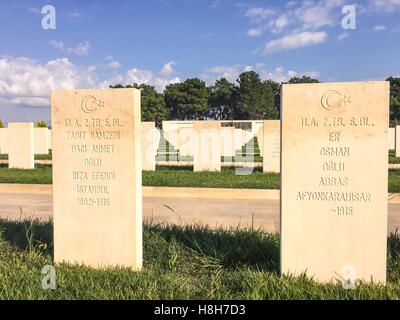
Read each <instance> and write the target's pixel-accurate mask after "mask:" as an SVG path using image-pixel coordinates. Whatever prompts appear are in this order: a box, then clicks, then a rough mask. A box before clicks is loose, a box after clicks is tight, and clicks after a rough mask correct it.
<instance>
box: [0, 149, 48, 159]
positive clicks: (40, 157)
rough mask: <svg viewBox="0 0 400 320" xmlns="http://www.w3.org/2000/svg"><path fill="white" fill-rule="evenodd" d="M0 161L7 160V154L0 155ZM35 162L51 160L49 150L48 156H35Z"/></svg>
mask: <svg viewBox="0 0 400 320" xmlns="http://www.w3.org/2000/svg"><path fill="white" fill-rule="evenodd" d="M0 160H8V154H0ZM35 160H52V153H51V150H50V151H49V154H35Z"/></svg>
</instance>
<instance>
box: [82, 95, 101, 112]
mask: <svg viewBox="0 0 400 320" xmlns="http://www.w3.org/2000/svg"><path fill="white" fill-rule="evenodd" d="M99 108H104V101H101V100H97V99H96V98H95V97H94V96H90V95H89V96H85V97H84V98H83V99H82V101H81V109H82V111H83V112H85V113H92V112H94V111H96V110H97V109H99Z"/></svg>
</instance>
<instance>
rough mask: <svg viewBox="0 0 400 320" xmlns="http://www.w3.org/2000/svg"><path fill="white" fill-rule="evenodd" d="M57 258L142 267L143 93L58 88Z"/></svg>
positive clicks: (55, 143) (55, 107) (54, 107)
mask: <svg viewBox="0 0 400 320" xmlns="http://www.w3.org/2000/svg"><path fill="white" fill-rule="evenodd" d="M51 112H52V130H53V141H52V148H53V201H54V259H55V261H56V262H62V261H65V262H71V263H74V262H77V263H82V264H85V265H88V266H91V267H95V268H102V267H108V266H124V267H128V268H131V269H132V270H139V269H140V268H141V266H142V172H141V168H142V165H141V162H142V157H141V124H140V117H141V114H140V91H139V90H136V89H99V90H69V91H53V92H52V95H51Z"/></svg>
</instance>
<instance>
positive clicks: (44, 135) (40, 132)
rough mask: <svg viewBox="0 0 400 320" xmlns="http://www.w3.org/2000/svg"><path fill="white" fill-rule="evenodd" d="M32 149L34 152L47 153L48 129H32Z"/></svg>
mask: <svg viewBox="0 0 400 320" xmlns="http://www.w3.org/2000/svg"><path fill="white" fill-rule="evenodd" d="M33 140H34V151H35V154H49V129H48V128H34V129H33Z"/></svg>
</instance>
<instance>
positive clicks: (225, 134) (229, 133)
mask: <svg viewBox="0 0 400 320" xmlns="http://www.w3.org/2000/svg"><path fill="white" fill-rule="evenodd" d="M234 140H235V127H221V153H222V156H223V157H226V158H233V157H235V143H234Z"/></svg>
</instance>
